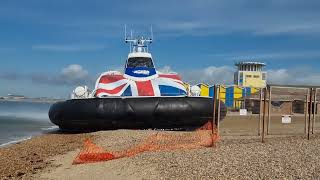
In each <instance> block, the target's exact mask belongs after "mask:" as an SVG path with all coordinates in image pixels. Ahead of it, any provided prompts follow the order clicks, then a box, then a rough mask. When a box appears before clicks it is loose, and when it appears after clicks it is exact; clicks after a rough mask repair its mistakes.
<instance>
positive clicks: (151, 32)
mask: <svg viewBox="0 0 320 180" xmlns="http://www.w3.org/2000/svg"><path fill="white" fill-rule="evenodd" d="M150 31H151V38H150V40H151V41H150V43H152V40H153V29H152V25H151V27H150Z"/></svg>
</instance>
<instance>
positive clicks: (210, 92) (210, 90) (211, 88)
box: [209, 86, 214, 97]
mask: <svg viewBox="0 0 320 180" xmlns="http://www.w3.org/2000/svg"><path fill="white" fill-rule="evenodd" d="M213 94H214V86H210V87H209V97H213Z"/></svg>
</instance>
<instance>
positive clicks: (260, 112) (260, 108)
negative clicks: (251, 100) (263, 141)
mask: <svg viewBox="0 0 320 180" xmlns="http://www.w3.org/2000/svg"><path fill="white" fill-rule="evenodd" d="M262 97H263V89H262V88H261V89H260V103H259V106H260V107H259V122H258V136H260V134H261V120H262V108H263V106H262V103H263V101H262Z"/></svg>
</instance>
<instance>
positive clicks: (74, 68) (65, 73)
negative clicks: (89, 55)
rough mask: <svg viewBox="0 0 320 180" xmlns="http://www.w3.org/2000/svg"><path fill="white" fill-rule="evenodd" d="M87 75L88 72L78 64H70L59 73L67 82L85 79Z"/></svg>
mask: <svg viewBox="0 0 320 180" xmlns="http://www.w3.org/2000/svg"><path fill="white" fill-rule="evenodd" d="M88 75H89V73H88V71H87V70H85V69H83V67H82V66H80V65H79V64H71V65H69V66H68V67H66V68H63V69H62V71H61V77H62V78H65V79H69V80H77V79H85V78H86V77H87V76H88Z"/></svg>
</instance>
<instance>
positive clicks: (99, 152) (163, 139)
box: [73, 123, 219, 164]
mask: <svg viewBox="0 0 320 180" xmlns="http://www.w3.org/2000/svg"><path fill="white" fill-rule="evenodd" d="M212 129H213V128H212V124H211V123H207V124H206V125H204V126H203V127H201V128H199V129H197V130H196V131H194V132H191V133H184V134H181V133H179V134H171V133H170V134H165V132H157V133H155V134H152V135H150V136H149V137H147V138H146V139H145V140H143V141H142V142H141V143H140V144H138V145H136V146H134V147H132V148H129V149H127V150H123V151H115V152H108V151H106V150H104V149H103V148H102V147H99V146H97V145H95V144H94V143H92V142H91V141H90V140H89V139H88V140H86V141H85V143H84V149H83V150H81V151H80V153H79V154H78V155H77V157H76V158H75V159H74V161H73V164H84V163H92V162H99V161H108V160H112V159H118V158H122V157H131V156H134V155H136V154H139V153H142V152H147V151H161V150H176V149H195V148H201V147H212V146H214V144H215V142H217V141H218V140H219V136H218V134H217V133H216V131H214V130H212Z"/></svg>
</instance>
